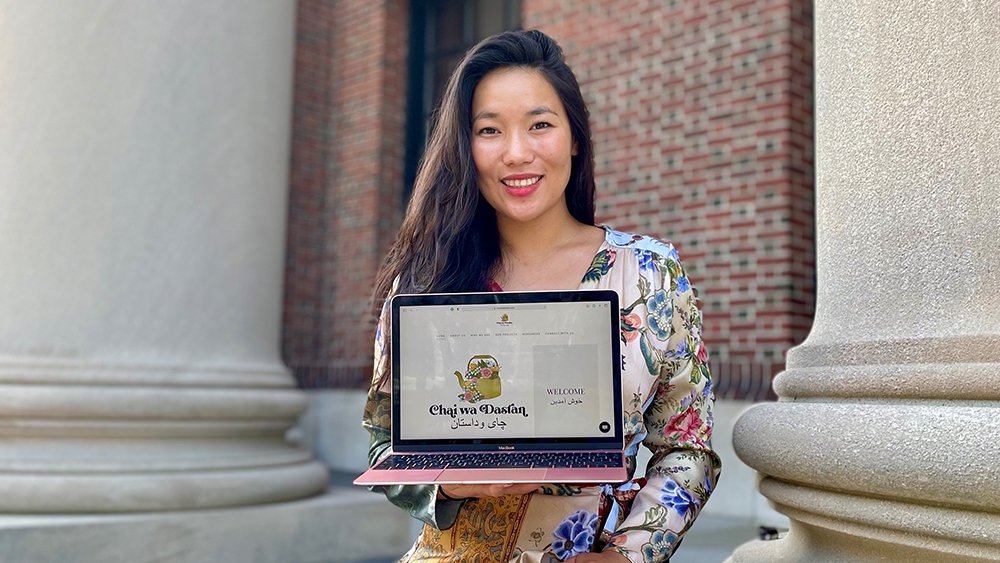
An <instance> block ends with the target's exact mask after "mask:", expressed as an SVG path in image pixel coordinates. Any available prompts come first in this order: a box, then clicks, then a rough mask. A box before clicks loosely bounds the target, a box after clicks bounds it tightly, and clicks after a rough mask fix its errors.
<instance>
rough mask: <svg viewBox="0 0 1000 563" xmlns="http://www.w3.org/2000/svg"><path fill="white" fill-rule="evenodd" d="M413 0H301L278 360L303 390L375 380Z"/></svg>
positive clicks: (396, 205)
mask: <svg viewBox="0 0 1000 563" xmlns="http://www.w3.org/2000/svg"><path fill="white" fill-rule="evenodd" d="M408 22H409V2H407V1H406V0H381V1H370V0H326V1H323V0H300V1H299V3H298V34H297V46H296V62H295V100H294V108H293V125H292V127H293V131H292V156H291V158H292V162H291V177H290V196H289V225H288V253H287V262H286V278H285V309H284V320H283V322H284V330H283V336H282V350H283V358H284V360H285V362H286V363H287V364H288V366H289V367H291V368H292V370H293V372H294V374H295V376H296V378H297V380H298V382H299V384H300V385H301V386H303V387H307V388H308V387H329V386H348V387H351V386H354V387H357V386H363V385H364V384H365V383H366V382H367V381H369V380H370V379H371V353H372V338H373V334H374V328H373V327H374V325H373V323H372V322H371V318H370V314H369V306H370V297H371V288H372V279H373V278H374V276H375V273H376V271H377V270H378V266H379V264H380V263H381V260H382V257H383V256H384V254H385V252H386V251H388V249H389V246H390V245H391V244H392V241H393V240H394V238H395V233H396V230H397V228H398V225H399V222H400V220H401V217H402V203H401V190H402V183H403V180H402V177H403V150H404V144H403V143H404V134H405V130H406V128H405V114H406V106H405V104H406V61H407V47H408V45H407V37H408V30H407V27H408Z"/></svg>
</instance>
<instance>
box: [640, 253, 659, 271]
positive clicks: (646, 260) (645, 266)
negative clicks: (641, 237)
mask: <svg viewBox="0 0 1000 563" xmlns="http://www.w3.org/2000/svg"><path fill="white" fill-rule="evenodd" d="M635 256H636V258H638V259H639V271H646V272H652V271H654V270H656V264H654V263H653V253H652V252H650V251H648V250H639V249H638V248H637V249H635Z"/></svg>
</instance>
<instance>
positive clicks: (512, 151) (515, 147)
mask: <svg viewBox="0 0 1000 563" xmlns="http://www.w3.org/2000/svg"><path fill="white" fill-rule="evenodd" d="M533 159H534V151H533V150H532V148H531V141H530V140H529V139H528V138H527V134H526V133H524V132H514V133H511V134H510V135H509V136H508V137H507V145H506V146H505V147H504V164H507V165H509V166H511V165H518V164H525V163H528V162H531V161H532V160H533Z"/></svg>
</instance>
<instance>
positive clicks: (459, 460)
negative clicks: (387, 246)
mask: <svg viewBox="0 0 1000 563" xmlns="http://www.w3.org/2000/svg"><path fill="white" fill-rule="evenodd" d="M619 315H620V313H619V303H618V294H617V292H615V291H613V290H574V291H543V292H501V293H463V294H421V295H397V296H395V297H393V299H392V301H391V327H392V421H393V424H392V448H391V452H392V453H391V454H390V455H389V456H388V457H386V458H384V459H383V460H381V461H380V462H379V463H378V464H377V465H376V466H375V467H373V468H372V469H370V470H368V471H367V472H365V473H364V474H363V475H361V476H360V477H358V478H357V479H356V480H355V481H354V483H355V484H357V485H397V484H426V483H464V484H471V483H614V482H621V481H624V480H625V479H626V478H627V471H626V469H625V456H624V453H623V448H624V442H623V435H622V390H621V333H620V325H619V322H620V321H619Z"/></svg>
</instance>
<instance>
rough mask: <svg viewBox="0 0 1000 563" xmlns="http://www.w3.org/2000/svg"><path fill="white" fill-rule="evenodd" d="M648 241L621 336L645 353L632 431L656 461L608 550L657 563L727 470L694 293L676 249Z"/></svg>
mask: <svg viewBox="0 0 1000 563" xmlns="http://www.w3.org/2000/svg"><path fill="white" fill-rule="evenodd" d="M646 241H647V242H648V243H649V244H646V245H643V246H646V247H650V246H652V249H651V250H647V249H640V248H636V249H635V252H636V257H637V259H638V276H636V282H635V286H634V288H631V287H630V288H628V291H626V292H625V293H626V294H625V295H623V303H622V306H623V309H622V334H623V340H624V341H625V344H626V346H629V347H633V346H636V345H638V348H639V351H641V355H640V354H633V355H632V356H631V357H633V358H641V359H640V360H639V361H642V362H644V363H645V364H646V365H645V369H646V370H647V371H648V377H650V378H651V379H652V382H651V387H650V388H649V391H648V393H646V394H644V395H645V397H644V398H641V395H640V393H636V394H635V400H634V403H633V406H634V407H636V411H635V412H634V414H633V416H634V418H635V419H636V420H634V421H633V424H634V426H633V427H632V428H631V430H632V432H631V434H632V435H633V436H634V437H635V438H636V442H637V441H638V439H642V443H643V444H644V445H645V446H646V447H647V448H649V449H650V451H651V452H652V458H651V459H650V462H649V465H648V466H647V468H646V482H645V484H643V485H642V486H641V488H640V489H639V491H638V494H636V495H635V499H634V501H633V502H632V506H631V509H630V510H629V511H628V515H627V516H626V517H625V518H624V520H623V521H622V522H620V523H619V524H618V526H617V528H616V529H615V531H614V534H613V535H612V537H611V540H610V542H609V544H608V546H607V547H606V548H605V549H615V550H617V551H618V552H619V553H621V554H622V555H624V556H626V557H627V558H629V559H630V560H631V561H635V562H644V563H652V562H661V561H667V560H668V559H669V558H670V556H671V554H673V552H674V549H675V548H676V546H677V544H678V543H679V541H680V538H681V537H682V536H683V534H684V532H686V531H687V529H688V528H689V527H690V526H691V524H692V523H693V522H694V519H695V517H696V516H697V515H698V513H699V512H700V511H701V509H702V507H703V506H704V504H705V502H706V501H707V500H708V497H709V495H710V494H711V492H712V489H714V487H715V483H716V480H717V479H718V476H719V472H720V469H721V463H720V461H719V457H718V455H716V454H715V452H713V451H712V449H711V435H712V404H713V395H712V385H711V377H710V374H709V370H708V355H707V353H706V351H705V346H704V345H703V343H702V340H701V313H700V311H699V310H698V307H697V305H696V297H695V295H694V290H693V288H692V287H691V285H690V283H689V282H688V279H687V276H686V275H685V273H684V270H683V269H682V267H681V265H680V261H679V259H678V258H677V253H676V251H675V250H674V249H673V247H671V246H669V245H667V244H664V243H660V242H658V241H650V239H646ZM640 412H641V420H640V416H639V414H640ZM627 418H628V417H627ZM626 422H628V421H626ZM629 430H630V429H629V428H627V429H626V434H630V432H629ZM643 434H644V435H645V437H644V438H643Z"/></svg>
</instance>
